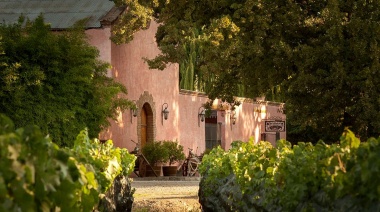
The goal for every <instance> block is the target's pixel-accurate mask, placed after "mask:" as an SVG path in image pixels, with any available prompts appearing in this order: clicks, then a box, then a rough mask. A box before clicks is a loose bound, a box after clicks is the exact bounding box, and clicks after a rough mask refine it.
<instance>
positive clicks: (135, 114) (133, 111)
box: [131, 100, 139, 123]
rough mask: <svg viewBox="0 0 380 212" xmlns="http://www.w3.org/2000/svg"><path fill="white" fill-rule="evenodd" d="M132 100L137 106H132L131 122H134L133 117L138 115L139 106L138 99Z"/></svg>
mask: <svg viewBox="0 0 380 212" xmlns="http://www.w3.org/2000/svg"><path fill="white" fill-rule="evenodd" d="M132 101H133V102H134V103H135V106H134V107H132V108H131V123H132V117H136V116H137V111H138V110H139V108H138V107H137V103H136V100H132Z"/></svg>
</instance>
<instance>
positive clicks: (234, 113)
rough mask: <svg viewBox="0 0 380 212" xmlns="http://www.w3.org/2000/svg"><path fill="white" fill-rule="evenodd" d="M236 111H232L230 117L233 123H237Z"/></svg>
mask: <svg viewBox="0 0 380 212" xmlns="http://www.w3.org/2000/svg"><path fill="white" fill-rule="evenodd" d="M235 115H236V112H235V111H231V114H230V119H231V123H232V124H233V125H235V123H236V116H235Z"/></svg>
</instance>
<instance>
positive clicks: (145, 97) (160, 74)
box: [0, 0, 286, 154]
mask: <svg viewBox="0 0 380 212" xmlns="http://www.w3.org/2000/svg"><path fill="white" fill-rule="evenodd" d="M0 7H2V8H8V10H6V11H11V10H10V9H9V8H12V7H13V8H15V9H16V10H17V11H18V13H9V14H7V13H6V12H2V13H1V14H0V16H2V19H3V20H8V21H9V22H12V21H15V20H17V18H18V15H19V14H21V13H23V14H24V15H26V16H28V17H29V18H31V19H33V17H36V16H37V15H38V14H39V13H40V12H43V13H45V20H46V22H48V23H51V26H52V28H53V29H60V30H62V29H65V28H67V27H69V26H71V25H72V24H73V23H74V22H75V21H76V20H79V19H82V18H84V17H89V18H90V19H89V22H88V25H87V29H86V33H87V35H88V38H89V42H90V43H91V44H92V45H93V46H95V47H97V48H98V49H99V51H100V59H101V60H104V61H106V62H108V63H110V64H111V66H112V68H111V69H110V70H109V72H108V75H109V76H110V77H113V78H114V79H115V80H117V81H119V82H121V83H123V84H124V85H125V86H126V87H127V89H128V96H127V98H128V99H131V100H134V101H135V102H136V105H137V107H138V109H137V111H136V113H135V115H136V116H134V113H133V112H134V111H130V110H128V111H125V112H123V113H121V112H120V114H119V117H118V119H117V121H116V122H114V121H111V127H110V128H109V129H107V130H106V131H104V132H103V133H101V135H100V139H112V140H113V142H114V144H115V145H116V146H119V147H125V148H128V149H129V150H132V149H133V148H134V147H135V144H134V143H133V142H132V141H131V140H133V141H135V142H138V143H139V144H140V145H144V143H146V142H150V141H157V140H177V141H178V142H179V143H180V144H182V145H183V146H184V150H185V151H186V154H187V149H188V148H192V149H194V150H195V151H196V153H197V154H201V153H202V152H203V151H205V149H206V148H212V147H213V146H215V145H221V146H222V147H223V148H224V149H228V148H229V147H230V145H231V142H233V141H235V140H241V141H248V140H249V139H253V140H254V142H259V141H260V140H268V141H270V142H272V143H274V142H275V140H276V139H279V138H282V139H285V137H286V129H285V120H286V116H285V114H284V113H283V104H281V103H274V102H267V101H263V100H262V99H261V100H260V99H256V100H253V99H247V98H238V100H239V101H240V102H241V105H240V106H238V107H237V108H236V109H235V110H234V111H231V110H230V109H229V107H228V106H227V105H222V104H220V102H219V101H218V100H215V101H214V107H213V110H212V111H211V116H210V117H206V118H205V120H204V121H202V118H201V116H200V115H199V114H200V113H201V112H202V110H203V109H204V108H203V107H202V104H204V103H205V102H206V101H208V98H207V96H206V95H204V94H203V93H197V92H193V91H186V90H181V89H180V88H179V67H178V64H170V65H168V67H167V68H166V69H165V70H163V71H159V70H151V69H149V68H148V65H147V64H146V63H145V62H144V60H143V58H150V59H151V58H154V57H155V56H156V55H157V54H158V53H159V49H158V48H157V45H156V42H155V32H156V30H157V24H156V23H154V22H152V23H151V24H150V26H149V28H148V29H146V30H142V31H140V32H138V33H137V34H136V35H135V36H134V40H133V41H131V42H130V43H128V44H123V45H116V44H114V43H112V42H111V40H110V39H109V37H110V36H111V28H112V24H113V23H114V21H115V20H116V19H117V17H118V15H119V14H120V12H122V11H123V10H121V9H120V8H119V9H117V8H115V7H114V5H113V2H112V1H100V0H96V1H94V0H67V1H64V2H62V1H58V0H52V1H42V0H39V1H36V0H35V1H20V2H17V3H14V2H12V1H0ZM57 8H59V10H58V9H57ZM16 15H17V16H16ZM60 17H61V18H60ZM62 17H66V18H62ZM68 17H69V18H68ZM165 108H166V109H167V110H168V111H169V113H168V117H167V119H164V116H163V112H162V111H163V110H164V109H165Z"/></svg>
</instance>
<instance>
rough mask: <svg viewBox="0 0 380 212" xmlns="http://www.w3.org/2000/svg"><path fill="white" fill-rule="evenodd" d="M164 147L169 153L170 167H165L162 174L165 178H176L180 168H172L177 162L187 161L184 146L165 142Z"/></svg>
mask: <svg viewBox="0 0 380 212" xmlns="http://www.w3.org/2000/svg"><path fill="white" fill-rule="evenodd" d="M162 146H163V148H164V149H166V151H167V161H169V166H163V167H162V172H163V175H164V176H175V175H176V174H177V168H178V166H172V165H173V164H174V163H175V162H179V161H181V160H184V159H185V154H184V153H183V146H182V145H180V144H178V142H176V141H163V142H162Z"/></svg>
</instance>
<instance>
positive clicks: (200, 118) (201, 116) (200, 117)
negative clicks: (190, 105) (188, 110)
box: [198, 106, 206, 127]
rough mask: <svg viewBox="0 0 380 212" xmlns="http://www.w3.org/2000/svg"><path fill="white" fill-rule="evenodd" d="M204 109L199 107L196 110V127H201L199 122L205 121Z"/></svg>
mask: <svg viewBox="0 0 380 212" xmlns="http://www.w3.org/2000/svg"><path fill="white" fill-rule="evenodd" d="M205 113H206V112H205V108H204V107H203V106H200V107H199V109H198V127H200V126H201V122H204V121H205Z"/></svg>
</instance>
